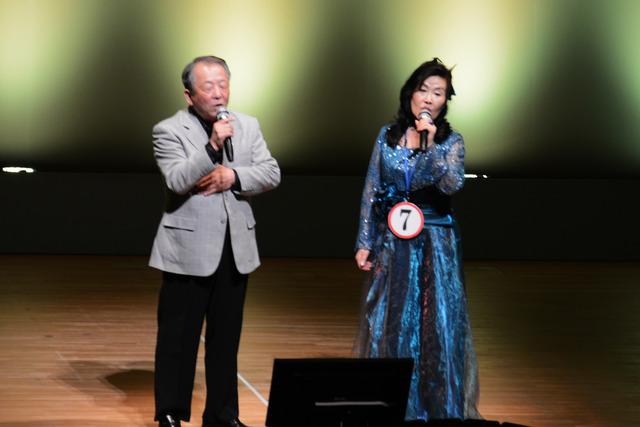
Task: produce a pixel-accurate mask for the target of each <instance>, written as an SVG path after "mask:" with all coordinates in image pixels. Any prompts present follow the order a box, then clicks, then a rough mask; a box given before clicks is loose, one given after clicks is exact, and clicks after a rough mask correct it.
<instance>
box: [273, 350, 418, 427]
mask: <svg viewBox="0 0 640 427" xmlns="http://www.w3.org/2000/svg"><path fill="white" fill-rule="evenodd" d="M412 369H413V359H276V360H275V361H274V363H273V374H272V377H271V391H270V393H269V407H268V409H267V422H266V425H267V427H293V426H295V427H301V426H304V427H395V426H401V425H403V423H404V415H405V411H406V406H407V397H408V393H409V384H410V381H411V372H412Z"/></svg>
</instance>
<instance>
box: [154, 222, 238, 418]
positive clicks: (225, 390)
mask: <svg viewBox="0 0 640 427" xmlns="http://www.w3.org/2000/svg"><path fill="white" fill-rule="evenodd" d="M247 279H248V275H247V274H241V273H239V272H238V270H237V268H236V265H235V261H234V259H233V253H232V252H231V241H230V239H229V230H228V229H227V232H226V236H225V244H224V249H223V252H222V258H221V260H220V265H219V266H218V269H217V270H216V272H215V273H214V274H213V275H211V276H208V277H197V276H186V275H182V274H174V273H167V272H164V273H163V281H162V287H161V289H160V298H159V302H158V338H157V344H156V362H155V401H156V414H155V417H156V418H155V419H156V420H158V418H160V417H161V416H163V415H165V414H172V415H173V416H175V417H177V418H178V419H181V420H184V421H189V420H190V418H191V397H192V393H193V382H194V377H195V371H196V359H197V355H198V345H199V343H200V334H201V332H202V324H203V320H204V319H205V317H206V320H207V322H206V334H205V375H206V383H207V398H206V405H205V410H204V414H203V421H204V422H206V423H216V422H217V421H220V420H229V419H233V418H237V417H238V379H237V371H238V368H237V354H238V345H239V343H240V331H241V329H242V311H243V307H244V299H245V293H246V289H247Z"/></svg>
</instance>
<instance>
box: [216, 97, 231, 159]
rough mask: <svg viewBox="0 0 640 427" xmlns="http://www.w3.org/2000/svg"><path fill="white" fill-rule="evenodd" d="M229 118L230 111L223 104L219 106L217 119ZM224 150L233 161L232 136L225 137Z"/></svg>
mask: <svg viewBox="0 0 640 427" xmlns="http://www.w3.org/2000/svg"><path fill="white" fill-rule="evenodd" d="M228 118H229V111H227V109H226V108H225V107H223V106H220V107H218V112H217V113H216V120H227V119H228ZM224 152H225V153H227V159H228V160H229V161H230V162H232V161H233V142H232V141H231V137H230V136H228V137H226V138H225V139H224Z"/></svg>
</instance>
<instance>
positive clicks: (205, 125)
mask: <svg viewBox="0 0 640 427" xmlns="http://www.w3.org/2000/svg"><path fill="white" fill-rule="evenodd" d="M189 112H190V113H191V114H193V115H194V116H196V118H197V119H198V121H199V122H200V124H201V125H202V128H203V129H204V131H205V132H206V133H207V136H208V137H209V138H211V133H212V132H213V123H211V122H208V121H206V120H205V119H203V118H202V117H200V114H198V113H197V112H196V110H195V109H194V108H193V107H189Z"/></svg>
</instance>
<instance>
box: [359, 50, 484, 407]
mask: <svg viewBox="0 0 640 427" xmlns="http://www.w3.org/2000/svg"><path fill="white" fill-rule="evenodd" d="M454 94H455V92H454V89H453V86H452V84H451V71H450V70H449V69H447V68H446V67H445V66H444V65H443V64H442V62H441V61H440V60H439V59H437V58H434V59H433V60H431V61H428V62H425V63H424V64H422V65H420V66H419V67H418V68H417V69H416V70H415V71H414V72H413V74H411V76H410V77H409V79H408V80H407V82H406V83H405V84H404V86H403V87H402V89H401V91H400V107H399V109H398V113H397V116H396V118H395V121H393V122H392V123H390V124H388V125H385V126H383V127H382V129H381V130H380V133H379V135H378V137H377V139H376V142H375V145H374V148H373V153H372V155H371V160H370V163H369V168H368V171H367V178H366V182H365V186H364V190H363V194H362V203H361V209H360V227H359V232H358V239H357V244H356V250H357V252H356V256H355V258H356V263H357V265H358V267H359V268H360V269H362V270H365V271H370V275H369V276H368V282H367V287H366V291H365V298H364V302H363V305H364V307H363V316H362V322H361V327H360V330H359V333H358V337H357V340H356V347H355V348H356V353H357V354H358V355H359V356H360V357H376V358H377V357H391V358H396V357H411V358H413V359H414V368H413V373H412V378H411V386H410V390H409V399H408V403H407V412H406V419H407V420H417V419H421V420H427V419H432V418H462V419H466V418H480V415H479V414H478V411H477V402H478V379H477V377H478V375H477V363H476V358H475V352H474V349H473V340H472V336H471V330H470V327H469V318H468V315H467V301H466V296H465V287H464V279H463V271H462V260H461V250H460V239H459V234H458V230H457V226H456V223H455V220H454V218H453V213H452V210H451V195H452V194H453V193H455V192H456V191H458V190H460V189H461V188H462V185H463V183H464V154H465V150H464V142H463V139H462V135H460V134H459V133H457V132H455V131H453V130H452V129H451V126H450V125H449V122H448V121H447V120H446V118H445V117H446V115H447V104H448V101H449V100H450V99H451V96H452V95H454ZM404 201H407V202H410V203H413V204H414V205H415V206H416V207H417V210H416V211H415V212H416V213H417V211H418V210H419V211H421V212H422V214H423V215H422V216H423V217H424V221H422V218H420V221H419V225H418V227H420V226H422V227H423V228H422V229H421V230H420V231H419V232H418V231H416V233H417V235H416V236H415V237H411V238H402V237H398V236H397V235H396V234H399V235H402V233H401V232H400V233H394V232H393V231H392V229H391V228H394V229H398V228H402V226H403V223H402V222H401V223H399V224H395V225H394V224H392V223H391V222H388V219H387V216H388V214H389V211H390V210H391V209H392V208H393V207H394V206H395V205H396V204H398V203H401V202H404ZM404 206H406V205H404ZM404 213H405V214H407V212H404ZM411 214H414V215H415V213H411ZM411 214H409V215H411ZM418 217H419V214H418ZM406 221H407V217H405V221H404V226H406Z"/></svg>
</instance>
